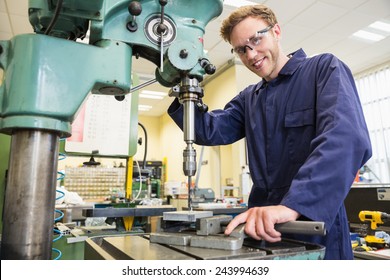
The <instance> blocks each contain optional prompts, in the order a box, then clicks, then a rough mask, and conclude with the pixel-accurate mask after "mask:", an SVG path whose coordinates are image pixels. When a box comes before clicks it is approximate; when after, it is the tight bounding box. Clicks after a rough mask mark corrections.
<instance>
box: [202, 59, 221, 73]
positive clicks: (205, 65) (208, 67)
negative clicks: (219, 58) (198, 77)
mask: <svg viewBox="0 0 390 280" xmlns="http://www.w3.org/2000/svg"><path fill="white" fill-rule="evenodd" d="M199 63H200V66H202V68H203V69H204V71H205V72H206V74H209V75H212V74H214V73H215V71H216V70H217V68H216V67H215V66H214V65H213V64H211V63H210V61H209V60H208V59H206V58H202V59H201V60H200V61H199Z"/></svg>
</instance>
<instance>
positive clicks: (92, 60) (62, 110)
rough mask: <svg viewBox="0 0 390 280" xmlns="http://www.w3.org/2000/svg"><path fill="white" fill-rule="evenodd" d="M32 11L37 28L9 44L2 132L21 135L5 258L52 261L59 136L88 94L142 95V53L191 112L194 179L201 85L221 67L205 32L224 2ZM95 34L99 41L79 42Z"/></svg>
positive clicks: (157, 0)
mask: <svg viewBox="0 0 390 280" xmlns="http://www.w3.org/2000/svg"><path fill="white" fill-rule="evenodd" d="M26 12H28V13H29V19H30V22H31V24H32V26H33V28H34V30H35V33H36V34H23V35H18V36H15V37H14V38H12V39H11V40H8V41H0V68H1V69H3V71H4V77H3V80H2V81H1V83H0V132H1V133H4V134H8V135H11V148H10V161H9V165H8V170H9V172H8V180H7V188H6V194H5V202H4V213H3V214H4V216H3V232H2V244H1V258H2V259H51V247H52V244H51V243H52V238H51V236H52V231H53V220H54V204H55V185H56V177H57V174H56V172H57V160H58V145H59V144H58V143H59V139H60V138H64V137H68V136H70V134H71V123H72V122H73V120H74V119H75V116H76V115H77V112H78V110H79V108H80V107H81V105H82V104H83V102H84V101H85V99H86V98H87V96H88V94H90V93H91V94H103V95H112V96H113V98H114V97H115V98H116V99H117V100H119V101H120V100H123V97H124V95H126V94H128V93H130V92H132V81H131V73H132V72H133V71H137V69H132V59H133V57H134V56H135V57H139V56H140V57H143V58H145V59H147V60H149V61H152V62H153V63H154V64H156V71H155V76H156V80H157V81H158V82H159V83H160V84H162V85H164V86H167V87H175V90H174V94H175V96H176V97H178V98H179V100H180V101H181V102H182V103H183V105H184V110H185V112H184V121H185V128H184V140H185V142H186V144H187V148H186V149H185V151H184V152H183V156H184V162H183V169H184V172H185V174H186V175H187V176H188V177H189V180H191V176H193V175H194V174H195V167H196V162H195V156H196V153H195V150H194V148H193V147H192V143H193V141H194V120H193V110H194V108H196V106H197V104H199V103H201V98H202V97H203V91H202V90H201V88H200V86H199V84H198V83H199V82H200V81H202V79H203V76H204V75H205V74H212V73H213V72H214V71H215V67H214V66H213V65H212V64H211V63H210V62H209V60H208V58H207V56H206V54H205V51H204V47H203V35H204V32H205V26H206V25H207V23H208V22H209V21H210V20H212V19H213V18H215V17H217V16H219V15H220V14H221V12H222V0H193V1H190V0H168V1H167V0H165V1H162V0H140V1H128V0H127V1H125V0H83V1H79V0H30V1H29V9H28V11H26ZM88 30H89V33H90V35H89V44H83V43H79V42H76V39H82V38H84V37H85V36H86V34H87V31H88ZM136 144H137V143H136V141H135V142H134V147H135V148H134V149H133V151H135V150H136ZM132 155H133V154H130V155H129V156H132Z"/></svg>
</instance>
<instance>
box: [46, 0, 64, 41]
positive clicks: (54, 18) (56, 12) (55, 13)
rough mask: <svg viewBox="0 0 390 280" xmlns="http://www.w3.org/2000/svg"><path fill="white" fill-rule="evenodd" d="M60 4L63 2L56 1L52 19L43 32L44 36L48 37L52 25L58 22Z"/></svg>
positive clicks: (61, 0) (60, 0)
mask: <svg viewBox="0 0 390 280" xmlns="http://www.w3.org/2000/svg"><path fill="white" fill-rule="evenodd" d="M62 2H63V0H58V2H57V6H56V9H55V11H54V15H53V18H52V19H51V21H50V23H49V26H48V27H47V29H46V30H45V35H49V34H50V32H51V30H52V29H53V27H54V25H55V24H56V22H57V20H58V16H59V15H60V11H61V8H62Z"/></svg>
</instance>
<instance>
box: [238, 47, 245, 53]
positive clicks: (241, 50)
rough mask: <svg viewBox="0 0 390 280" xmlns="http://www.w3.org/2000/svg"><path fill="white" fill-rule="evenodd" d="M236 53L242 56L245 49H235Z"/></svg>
mask: <svg viewBox="0 0 390 280" xmlns="http://www.w3.org/2000/svg"><path fill="white" fill-rule="evenodd" d="M236 52H237V53H238V54H244V53H245V47H241V48H237V49H236Z"/></svg>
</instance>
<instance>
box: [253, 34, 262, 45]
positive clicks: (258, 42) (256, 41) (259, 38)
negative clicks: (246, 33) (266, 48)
mask: <svg viewBox="0 0 390 280" xmlns="http://www.w3.org/2000/svg"><path fill="white" fill-rule="evenodd" d="M260 42H261V37H260V36H256V37H253V38H252V39H251V43H252V44H253V45H255V46H257V45H258V44H260Z"/></svg>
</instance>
